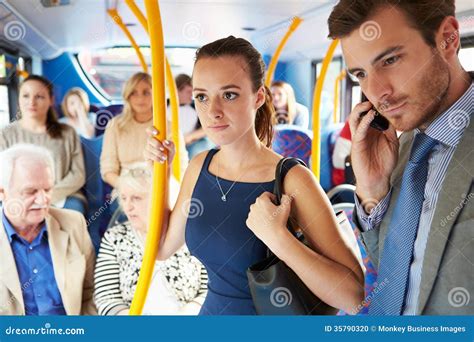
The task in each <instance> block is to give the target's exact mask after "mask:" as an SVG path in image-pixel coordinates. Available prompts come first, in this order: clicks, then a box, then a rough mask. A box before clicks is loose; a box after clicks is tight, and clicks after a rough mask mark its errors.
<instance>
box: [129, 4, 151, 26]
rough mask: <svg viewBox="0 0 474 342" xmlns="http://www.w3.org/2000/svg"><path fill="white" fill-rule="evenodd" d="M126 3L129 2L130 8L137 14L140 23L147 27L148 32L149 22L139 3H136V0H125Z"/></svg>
mask: <svg viewBox="0 0 474 342" xmlns="http://www.w3.org/2000/svg"><path fill="white" fill-rule="evenodd" d="M125 3H126V4H127V6H128V8H130V10H131V11H132V12H133V14H135V17H136V18H137V19H138V21H139V22H140V24H141V25H142V26H143V28H144V29H145V31H146V33H148V22H147V20H146V18H145V16H144V15H143V12H142V11H141V10H140V8H138V6H137V4H136V3H135V1H134V0H125Z"/></svg>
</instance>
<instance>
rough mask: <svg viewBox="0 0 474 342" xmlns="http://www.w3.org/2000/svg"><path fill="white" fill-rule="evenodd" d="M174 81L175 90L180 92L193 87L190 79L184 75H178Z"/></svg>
mask: <svg viewBox="0 0 474 342" xmlns="http://www.w3.org/2000/svg"><path fill="white" fill-rule="evenodd" d="M174 81H175V82H176V88H177V89H178V90H182V89H183V88H184V87H186V86H190V87H192V86H193V83H192V80H191V77H189V76H188V75H186V74H179V75H178V76H176V77H175V78H174Z"/></svg>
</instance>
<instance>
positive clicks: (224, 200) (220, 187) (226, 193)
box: [216, 160, 238, 202]
mask: <svg viewBox="0 0 474 342" xmlns="http://www.w3.org/2000/svg"><path fill="white" fill-rule="evenodd" d="M218 175H219V160H217V174H216V182H217V185H218V186H219V190H220V191H221V195H222V196H221V200H222V202H227V195H228V194H229V192H230V191H231V190H232V188H233V187H234V185H235V183H237V181H238V179H237V180H236V181H234V182H233V183H232V185H231V186H230V188H229V190H227V191H226V192H225V193H224V190H222V186H221V183H220V182H219V177H218Z"/></svg>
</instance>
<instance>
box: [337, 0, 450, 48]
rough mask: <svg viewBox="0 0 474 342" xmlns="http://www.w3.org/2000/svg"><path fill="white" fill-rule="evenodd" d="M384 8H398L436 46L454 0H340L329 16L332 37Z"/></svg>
mask: <svg viewBox="0 0 474 342" xmlns="http://www.w3.org/2000/svg"><path fill="white" fill-rule="evenodd" d="M382 7H396V8H397V9H399V10H400V11H402V12H403V14H405V16H406V17H407V19H408V22H409V23H410V25H411V26H412V27H413V28H415V29H416V30H417V31H419V32H420V33H421V35H422V36H423V39H424V40H425V42H426V43H427V44H428V45H430V46H432V47H436V41H435V34H436V31H437V30H438V29H439V26H440V25H441V23H442V21H443V20H444V18H446V17H448V16H454V14H455V10H456V8H455V5H454V0H416V1H413V0H360V1H354V0H340V1H339V2H338V3H337V5H336V6H334V8H333V10H332V12H331V14H330V15H329V19H328V26H329V38H332V39H336V38H343V37H345V36H348V35H349V34H350V33H351V32H353V31H354V30H356V29H357V28H359V27H360V26H361V25H362V24H363V23H364V22H365V21H366V20H367V19H368V18H369V17H370V16H371V15H373V14H374V13H375V11H377V10H378V9H380V8H382Z"/></svg>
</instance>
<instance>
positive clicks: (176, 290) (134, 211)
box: [94, 168, 207, 315]
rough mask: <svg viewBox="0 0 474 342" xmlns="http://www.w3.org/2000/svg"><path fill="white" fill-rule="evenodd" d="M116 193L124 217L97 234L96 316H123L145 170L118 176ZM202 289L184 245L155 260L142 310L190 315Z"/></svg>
mask: <svg viewBox="0 0 474 342" xmlns="http://www.w3.org/2000/svg"><path fill="white" fill-rule="evenodd" d="M119 184H120V185H119V196H120V197H119V198H120V201H121V204H122V207H123V210H124V212H125V214H126V216H127V218H128V222H126V223H123V224H117V225H116V226H114V227H112V228H110V229H109V230H107V232H106V233H105V235H104V237H103V238H102V242H101V245H100V250H99V254H98V256H97V264H96V269H95V294H94V298H95V303H96V306H97V308H98V312H99V314H100V315H128V313H129V308H130V304H131V302H132V299H133V295H134V293H135V288H136V285H137V282H138V276H139V272H140V267H141V263H142V258H143V252H144V242H145V238H146V234H147V214H148V197H149V196H148V195H149V194H148V192H149V191H148V189H150V188H151V176H150V172H149V171H148V170H146V169H145V168H134V169H131V170H129V171H128V172H126V173H124V174H123V175H121V176H120V178H119ZM206 291H207V274H206V272H205V269H204V267H203V266H202V264H201V263H200V262H199V261H198V260H197V259H195V258H194V257H192V256H191V255H190V254H189V251H188V250H187V248H186V247H185V246H183V247H182V248H181V249H180V250H179V251H178V252H176V253H175V254H174V255H173V256H171V257H170V258H169V259H167V260H166V261H157V262H156V264H155V268H154V271H153V280H152V283H151V286H150V289H149V292H148V298H147V301H146V304H145V307H144V310H143V313H144V314H149V315H150V314H151V315H181V314H183V315H194V314H197V313H198V312H199V309H200V307H201V304H202V302H203V300H204V297H205V294H206Z"/></svg>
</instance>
